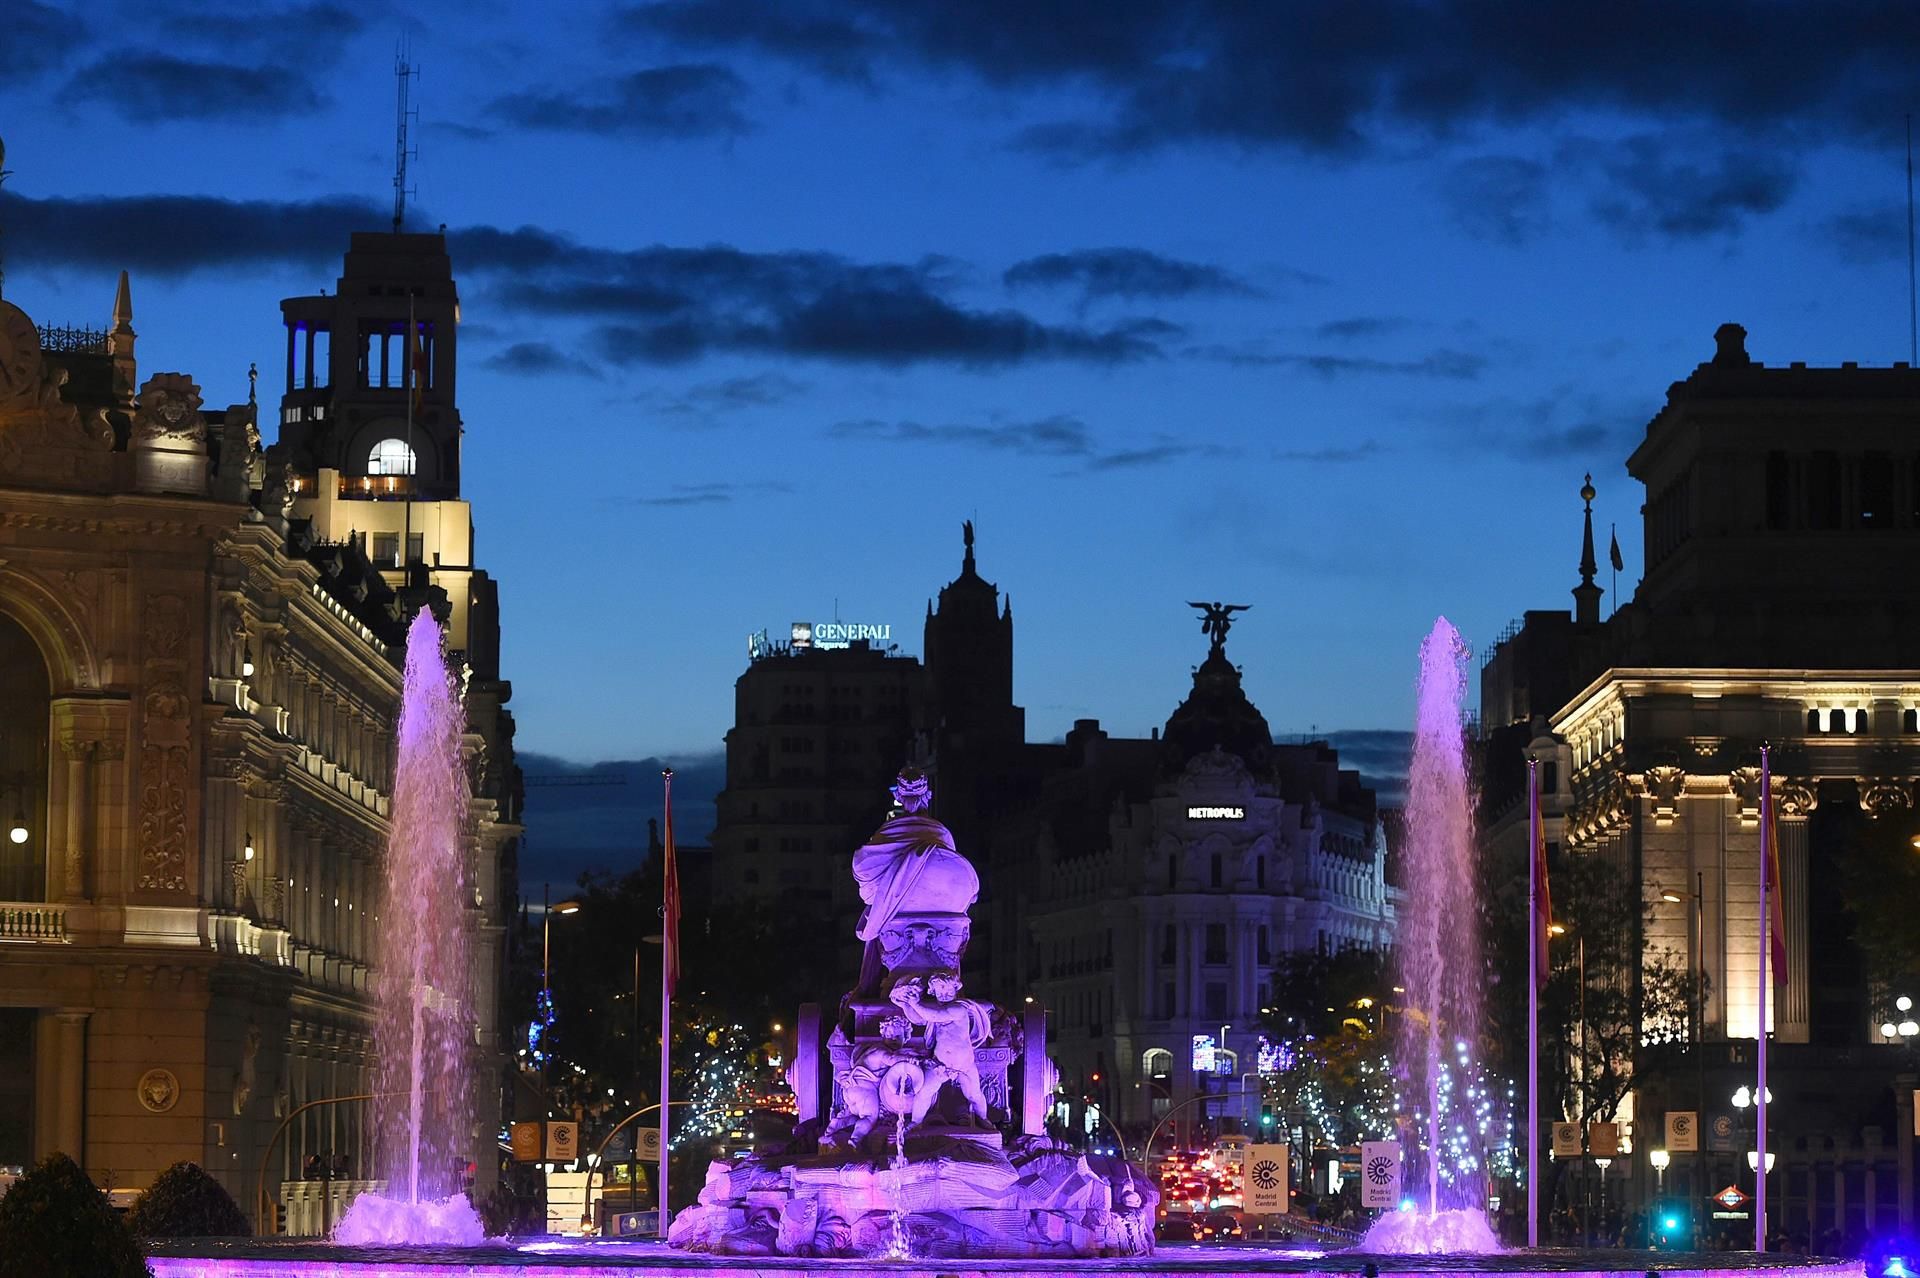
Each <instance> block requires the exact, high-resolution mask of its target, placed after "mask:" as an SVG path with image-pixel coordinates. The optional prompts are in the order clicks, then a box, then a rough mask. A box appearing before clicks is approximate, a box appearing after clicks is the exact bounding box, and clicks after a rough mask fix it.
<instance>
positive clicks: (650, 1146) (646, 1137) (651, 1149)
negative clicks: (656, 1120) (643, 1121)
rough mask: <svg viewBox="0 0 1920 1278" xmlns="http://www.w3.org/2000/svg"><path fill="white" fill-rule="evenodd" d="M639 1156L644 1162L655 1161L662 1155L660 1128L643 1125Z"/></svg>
mask: <svg viewBox="0 0 1920 1278" xmlns="http://www.w3.org/2000/svg"><path fill="white" fill-rule="evenodd" d="M638 1157H639V1159H640V1160H641V1161H642V1162H648V1163H650V1162H653V1161H655V1160H656V1159H658V1158H659V1157H660V1129H659V1128H658V1127H642V1128H641V1129H640V1149H639V1153H638Z"/></svg>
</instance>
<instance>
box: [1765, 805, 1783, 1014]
mask: <svg viewBox="0 0 1920 1278" xmlns="http://www.w3.org/2000/svg"><path fill="white" fill-rule="evenodd" d="M1760 802H1761V803H1762V804H1764V805H1765V806H1766V813H1765V815H1764V817H1763V818H1762V820H1761V823H1760V860H1761V873H1763V874H1765V875H1766V876H1767V914H1768V916H1769V917H1768V919H1767V932H1768V940H1769V941H1771V943H1772V944H1771V945H1770V946H1769V948H1768V950H1767V962H1768V963H1769V964H1771V965H1772V968H1773V970H1772V971H1771V972H1770V973H1768V975H1769V976H1770V977H1771V978H1772V980H1773V983H1774V984H1775V985H1785V984H1786V983H1787V897H1786V893H1784V892H1782V891H1781V890H1780V823H1779V816H1778V814H1777V813H1776V812H1775V810H1774V806H1773V796H1772V795H1771V794H1763V795H1761V796H1760Z"/></svg>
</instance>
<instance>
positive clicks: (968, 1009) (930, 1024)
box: [888, 972, 993, 1126]
mask: <svg viewBox="0 0 1920 1278" xmlns="http://www.w3.org/2000/svg"><path fill="white" fill-rule="evenodd" d="M888 998H889V999H891V1000H892V1002H893V1005H894V1006H895V1007H898V1008H899V1009H900V1012H901V1014H902V1015H903V1016H905V1017H906V1019H907V1021H908V1022H909V1023H911V1024H914V1025H919V1026H923V1027H925V1029H926V1030H927V1036H928V1039H929V1040H930V1041H931V1044H932V1049H933V1060H932V1062H931V1063H930V1064H929V1066H928V1068H927V1075H926V1081H925V1083H924V1084H923V1085H922V1087H921V1089H920V1093H919V1095H917V1096H916V1097H914V1103H913V1121H914V1122H915V1123H921V1122H925V1121H926V1117H927V1114H928V1112H929V1111H931V1110H932V1108H933V1103H934V1101H935V1100H936V1099H938V1098H939V1095H940V1089H941V1088H942V1087H944V1086H946V1085H947V1084H948V1083H952V1084H953V1085H954V1086H955V1087H958V1088H959V1089H960V1094H961V1095H962V1096H965V1097H966V1098H967V1105H968V1107H969V1108H970V1109H972V1111H973V1114H974V1117H975V1118H977V1119H979V1120H980V1122H981V1123H982V1124H983V1125H987V1126H991V1125H992V1121H993V1120H992V1119H991V1118H989V1117H988V1115H987V1096H986V1092H985V1091H983V1090H982V1089H981V1086H980V1065H979V1061H978V1060H977V1059H976V1057H975V1054H974V1049H975V1048H977V1047H979V1046H980V1044H982V1043H984V1042H986V1041H987V1039H988V1038H990V1037H991V1036H992V1034H993V1012H992V1009H991V1008H989V1007H988V1005H987V1004H985V1003H982V1002H980V1001H979V1000H977V999H970V998H961V997H960V974H959V973H958V972H935V973H934V974H933V975H932V976H929V977H928V978H927V979H926V981H925V983H924V985H923V984H922V982H921V980H920V978H919V977H907V978H906V979H904V980H902V981H899V982H898V983H896V984H895V985H894V987H893V989H892V991H891V992H890V993H889V994H888Z"/></svg>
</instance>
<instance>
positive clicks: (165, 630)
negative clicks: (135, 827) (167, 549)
mask: <svg viewBox="0 0 1920 1278" xmlns="http://www.w3.org/2000/svg"><path fill="white" fill-rule="evenodd" d="M142 617H143V621H142V625H141V632H142V638H143V640H144V641H145V642H144V660H143V662H142V665H141V670H142V674H143V676H144V678H143V682H144V684H145V691H144V693H143V694H142V696H141V702H140V704H141V721H140V738H141V742H142V745H141V750H140V877H139V880H138V885H139V886H140V887H141V888H144V889H147V890H150V891H163V892H184V891H186V890H187V784H188V777H189V766H188V764H189V759H190V748H189V744H188V741H189V734H190V731H191V729H190V725H189V723H188V718H187V716H188V711H189V709H190V707H191V705H192V702H191V701H190V700H189V699H188V696H187V685H186V670H187V662H186V652H185V649H186V641H187V605H186V600H185V599H183V598H182V597H181V596H179V595H177V594H171V593H164V592H155V593H150V594H148V595H147V597H146V601H145V606H144V608H143V609H142Z"/></svg>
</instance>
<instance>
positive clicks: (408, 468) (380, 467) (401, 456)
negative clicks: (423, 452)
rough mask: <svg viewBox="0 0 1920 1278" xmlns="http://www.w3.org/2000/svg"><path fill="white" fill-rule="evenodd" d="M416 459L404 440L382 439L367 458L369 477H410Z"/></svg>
mask: <svg viewBox="0 0 1920 1278" xmlns="http://www.w3.org/2000/svg"><path fill="white" fill-rule="evenodd" d="M415 461H416V458H415V457H414V455H413V449H411V448H409V447H407V441H406V440H404V439H383V440H381V441H380V442H379V443H377V444H375V445H374V446H373V452H372V453H371V454H369V455H368V457H367V473H368V474H369V475H411V474H413V469H414V463H415Z"/></svg>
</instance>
